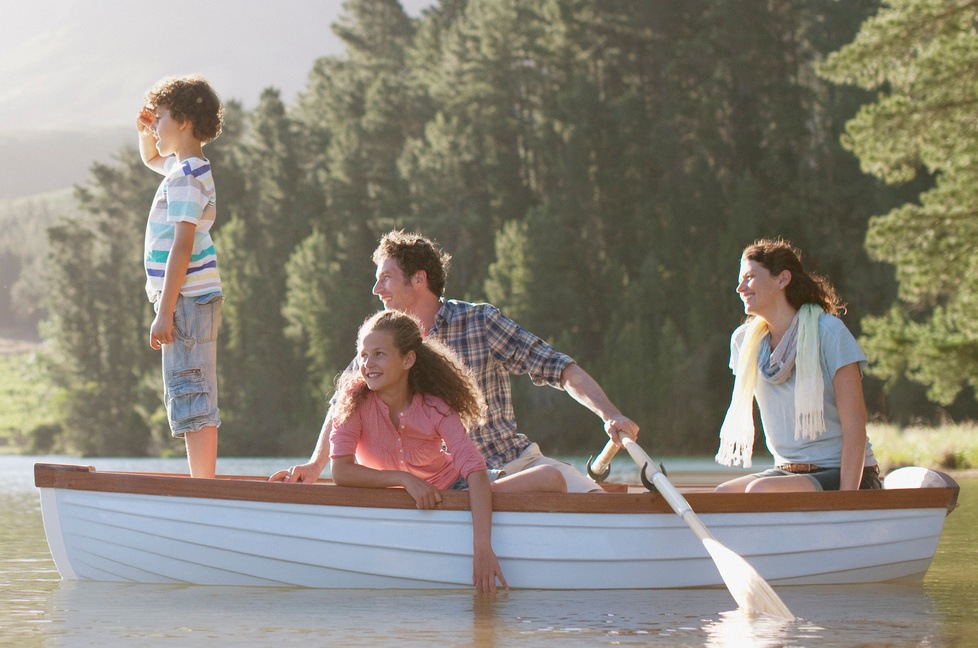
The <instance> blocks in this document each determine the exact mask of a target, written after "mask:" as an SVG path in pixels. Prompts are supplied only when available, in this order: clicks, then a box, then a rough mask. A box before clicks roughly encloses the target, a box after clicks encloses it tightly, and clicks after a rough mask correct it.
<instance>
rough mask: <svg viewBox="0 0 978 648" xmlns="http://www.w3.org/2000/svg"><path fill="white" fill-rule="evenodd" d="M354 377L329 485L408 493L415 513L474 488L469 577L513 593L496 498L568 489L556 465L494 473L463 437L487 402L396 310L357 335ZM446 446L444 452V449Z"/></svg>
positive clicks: (334, 435)
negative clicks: (495, 543) (501, 553)
mask: <svg viewBox="0 0 978 648" xmlns="http://www.w3.org/2000/svg"><path fill="white" fill-rule="evenodd" d="M357 339H358V342H357V351H358V354H359V355H358V365H359V366H358V370H357V371H347V372H346V373H345V374H344V375H343V376H342V377H341V378H340V381H339V384H338V386H337V395H336V397H335V399H334V401H333V405H332V408H331V416H332V420H333V428H332V431H331V432H330V436H329V441H330V446H331V451H330V460H331V461H332V474H333V481H335V482H336V483H337V484H339V485H341V486H360V487H366V488H388V487H392V486H394V487H396V486H399V487H402V488H404V489H405V490H406V491H407V492H408V493H409V494H410V495H411V497H413V498H414V501H415V504H416V505H417V507H418V508H419V509H430V508H434V507H436V506H437V505H438V503H439V502H441V500H442V496H441V493H440V492H439V491H440V490H469V491H470V495H469V498H470V499H469V501H470V507H471V510H472V526H473V545H474V546H473V570H472V573H473V576H472V580H473V583H474V584H475V585H476V587H477V588H478V589H479V591H481V592H493V591H495V590H496V581H497V579H498V581H499V583H500V584H501V585H502V586H503V587H507V585H506V579H505V578H504V577H503V573H502V570H501V569H500V567H499V561H498V559H497V558H496V555H495V553H494V552H493V549H492V545H491V535H492V532H491V525H492V496H491V491H498V492H513V491H531V490H535V491H563V490H566V485H565V483H564V478H563V476H562V475H561V473H560V471H559V470H557V469H556V468H554V467H553V466H538V467H536V468H533V469H529V470H525V471H522V472H520V473H517V474H514V475H509V476H503V475H501V474H499V473H498V471H493V474H492V475H491V476H490V474H489V471H488V470H487V468H486V462H485V459H483V457H482V455H481V454H480V453H479V450H478V448H477V447H476V445H475V443H474V442H473V441H472V440H471V439H470V438H469V436H468V433H467V432H466V428H467V427H472V426H476V425H479V424H481V422H482V420H483V415H484V410H485V403H484V401H483V398H482V394H481V393H480V391H479V388H478V387H477V386H476V384H475V381H474V379H473V378H472V376H471V375H470V373H469V372H468V370H467V369H466V368H465V366H464V365H463V364H462V363H461V361H459V360H458V358H457V357H456V356H455V354H454V353H452V351H451V350H450V349H449V348H448V347H446V346H445V345H444V344H443V343H441V342H439V341H438V340H436V339H434V338H427V339H423V338H422V336H421V326H420V323H419V322H418V320H416V319H415V318H414V317H411V316H410V315H407V314H405V313H401V312H398V311H382V312H380V313H377V314H376V315H374V316H372V317H370V318H368V319H367V320H366V321H365V322H364V324H363V326H361V328H360V333H359V335H358V338H357ZM443 442H444V445H445V446H447V451H446V450H445V449H444V448H443V445H442V444H443Z"/></svg>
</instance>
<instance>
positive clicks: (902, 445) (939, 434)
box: [867, 422, 978, 472]
mask: <svg viewBox="0 0 978 648" xmlns="http://www.w3.org/2000/svg"><path fill="white" fill-rule="evenodd" d="M867 433H868V434H869V439H870V441H871V442H872V443H873V454H874V455H876V459H877V461H879V462H880V466H881V467H882V469H883V471H884V472H888V471H890V470H894V469H896V468H900V467H902V466H923V467H924V468H930V469H932V470H973V469H975V468H978V427H976V426H975V424H973V423H964V424H954V423H947V422H946V423H944V424H942V425H940V426H938V427H925V426H919V425H914V426H909V427H905V428H901V427H898V426H895V425H887V424H870V425H869V426H868V428H867Z"/></svg>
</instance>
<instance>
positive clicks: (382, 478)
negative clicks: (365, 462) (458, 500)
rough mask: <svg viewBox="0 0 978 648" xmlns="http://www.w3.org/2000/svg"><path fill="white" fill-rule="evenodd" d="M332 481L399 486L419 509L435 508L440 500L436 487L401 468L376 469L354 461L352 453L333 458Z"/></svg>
mask: <svg viewBox="0 0 978 648" xmlns="http://www.w3.org/2000/svg"><path fill="white" fill-rule="evenodd" d="M333 481H334V482H336V484H337V485H338V486H359V487H361V488H390V487H392V486H401V487H402V488H404V490H406V491H407V492H408V494H409V495H411V497H413V498H414V503H415V504H416V505H417V506H418V508H419V509H431V508H435V506H437V505H438V503H439V502H441V493H439V492H438V489H437V488H435V487H434V486H432V485H431V484H429V483H428V482H426V481H425V480H423V479H421V478H420V477H415V476H414V475H412V474H411V473H409V472H404V471H403V470H377V469H376V468H368V467H367V466H361V465H359V464H357V463H356V461H355V460H354V457H353V455H346V456H343V457H334V458H333Z"/></svg>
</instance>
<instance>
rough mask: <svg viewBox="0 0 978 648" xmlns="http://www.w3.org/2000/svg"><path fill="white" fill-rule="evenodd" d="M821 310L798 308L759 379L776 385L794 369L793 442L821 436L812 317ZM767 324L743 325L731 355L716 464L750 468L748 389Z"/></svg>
mask: <svg viewBox="0 0 978 648" xmlns="http://www.w3.org/2000/svg"><path fill="white" fill-rule="evenodd" d="M823 312H824V311H823V310H822V309H821V308H820V307H819V306H818V305H817V304H805V305H804V306H802V307H801V309H800V310H799V311H798V313H796V314H795V318H794V319H793V320H792V321H791V326H790V327H789V328H788V331H787V332H786V333H785V335H784V337H783V338H782V339H781V342H780V343H778V347H777V348H776V349H774V351H773V352H772V353H771V360H770V363H769V364H768V367H766V368H765V371H764V373H765V376H764V379H765V380H768V381H770V382H774V383H782V382H784V381H785V380H787V379H788V378H789V377H790V376H791V372H792V369H794V370H795V371H796V378H795V438H796V439H817V438H818V437H819V436H820V435H821V434H822V433H823V432H825V402H824V400H823V397H824V389H825V388H824V385H823V383H822V366H821V363H820V362H819V349H818V318H819V317H820V316H821V315H822V313H823ZM768 333H769V331H768V327H767V322H765V321H764V320H763V319H761V318H760V317H755V318H754V319H753V321H752V322H750V324H748V326H747V331H746V333H745V335H744V342H743V344H742V345H741V347H740V353H739V354H738V356H737V367H736V378H735V379H734V388H733V395H732V397H731V399H730V407H729V408H728V409H727V415H726V417H724V419H723V425H722V426H721V427H720V450H719V452H717V456H716V461H717V463H720V464H723V465H724V466H732V465H736V464H741V465H742V466H743V467H744V468H749V467H750V465H751V455H752V454H753V452H754V390H755V388H756V387H757V379H758V375H759V374H760V373H761V369H760V368H759V367H758V363H759V359H758V355H759V354H760V351H761V342H763V341H764V337H765V336H766V335H768Z"/></svg>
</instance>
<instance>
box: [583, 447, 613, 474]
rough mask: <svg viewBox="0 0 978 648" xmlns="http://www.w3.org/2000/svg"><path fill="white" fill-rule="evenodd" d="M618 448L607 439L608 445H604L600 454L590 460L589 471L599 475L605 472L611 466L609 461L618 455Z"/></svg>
mask: <svg viewBox="0 0 978 648" xmlns="http://www.w3.org/2000/svg"><path fill="white" fill-rule="evenodd" d="M618 448H619V446H618V445H616V444H615V442H614V441H612V440H611V439H608V443H606V444H604V447H603V448H602V449H601V453H600V454H598V456H597V457H595V458H594V459H592V460H591V464H590V466H591V470H592V471H593V472H595V473H597V474H599V475H600V474H601V473H603V472H604V471H606V470H607V469H608V467H609V466H611V460H612V459H614V458H615V455H616V454H618Z"/></svg>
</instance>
